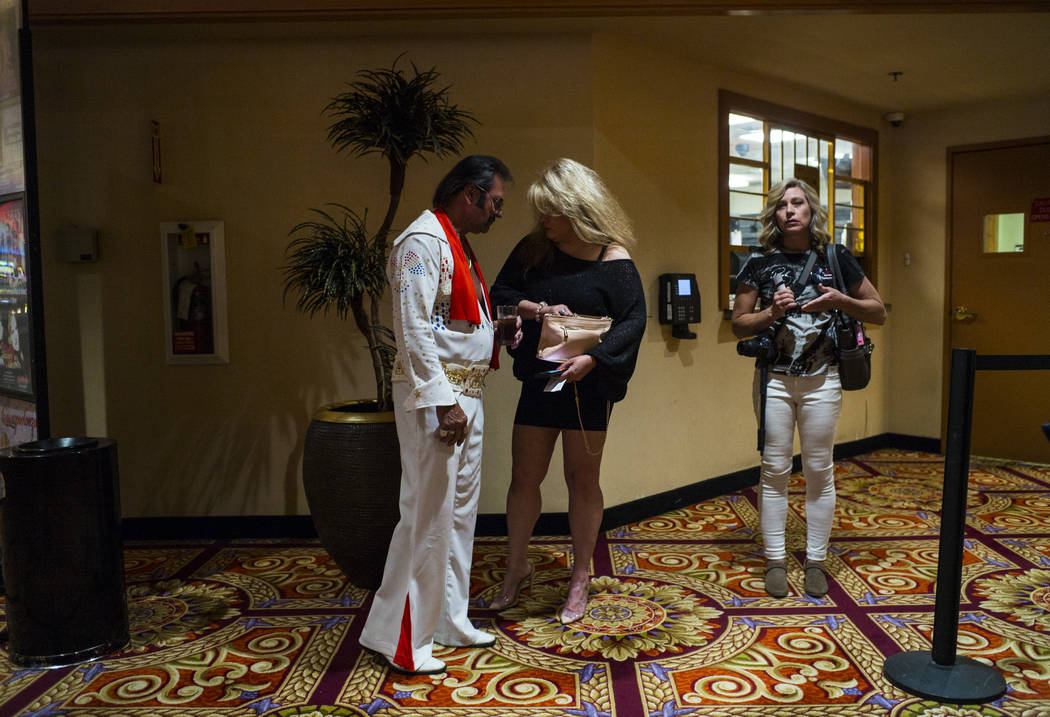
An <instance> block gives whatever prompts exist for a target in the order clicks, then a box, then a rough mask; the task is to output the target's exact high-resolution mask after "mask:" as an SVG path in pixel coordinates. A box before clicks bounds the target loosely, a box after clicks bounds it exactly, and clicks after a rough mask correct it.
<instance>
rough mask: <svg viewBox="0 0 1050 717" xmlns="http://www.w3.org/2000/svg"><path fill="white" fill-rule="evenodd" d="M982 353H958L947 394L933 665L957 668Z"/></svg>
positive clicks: (964, 350) (954, 360) (957, 350)
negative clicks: (976, 394)
mask: <svg viewBox="0 0 1050 717" xmlns="http://www.w3.org/2000/svg"><path fill="white" fill-rule="evenodd" d="M976 371H977V352H976V351H974V350H972V349H953V350H952V368H951V383H950V384H949V389H948V435H947V436H946V438H945V443H944V491H943V495H942V497H941V543H940V548H939V552H938V558H937V588H936V599H935V602H934V613H933V652H932V654H933V661H934V662H936V663H937V664H938V665H953V664H955V655H956V645H957V643H958V639H959V600H960V598H961V596H962V560H963V536H964V533H965V531H966V494H967V490H968V488H969V485H968V483H969V480H970V436H971V433H972V430H973V384H974V375H975V373H976Z"/></svg>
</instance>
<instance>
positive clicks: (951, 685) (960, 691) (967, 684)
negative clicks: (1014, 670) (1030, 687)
mask: <svg viewBox="0 0 1050 717" xmlns="http://www.w3.org/2000/svg"><path fill="white" fill-rule="evenodd" d="M882 674H884V675H886V679H888V680H889V681H890V682H892V683H893V684H894V685H895V686H897V687H900V688H901V689H902V690H904V691H905V692H910V693H911V694H913V695H918V696H919V697H927V698H929V699H933V700H938V701H940V702H951V703H953V704H958V705H977V704H983V703H985V702H992V701H994V700H997V699H999V698H1000V697H1002V696H1003V695H1004V694H1006V680H1004V679H1003V676H1002V675H1000V674H999V673H998V672H997V671H996V670H995V669H994V668H991V667H989V666H988V665H985V664H984V663H981V662H978V661H977V660H972V659H970V658H969V657H962V656H956V658H955V664H954V665H938V664H937V663H936V662H934V661H933V656H932V655H931V654H930V653H929V652H922V651H919V650H915V651H912V652H900V653H897V654H896V655H891V656H890V657H888V658H887V659H886V662H885V663H884V664H883V666H882Z"/></svg>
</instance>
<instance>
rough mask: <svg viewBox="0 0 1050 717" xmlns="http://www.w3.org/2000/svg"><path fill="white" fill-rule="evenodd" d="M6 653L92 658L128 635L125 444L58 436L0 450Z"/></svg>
mask: <svg viewBox="0 0 1050 717" xmlns="http://www.w3.org/2000/svg"><path fill="white" fill-rule="evenodd" d="M0 476H2V481H3V486H2V487H3V491H4V493H3V499H2V502H0V551H2V558H3V571H4V583H5V584H6V589H7V599H6V603H7V610H6V612H7V629H8V643H7V646H8V654H9V657H10V660H11V662H12V663H13V664H15V665H19V666H22V667H59V666H63V665H71V664H75V663H78V662H84V661H86V660H92V659H96V658H99V657H102V656H104V655H107V654H110V653H112V652H115V651H117V650H119V649H121V648H122V647H123V646H124V645H126V644H127V642H128V606H127V597H126V595H125V592H124V555H123V552H124V548H123V543H122V540H121V534H120V491H119V487H118V482H117V444H116V442H115V441H112V440H110V439H108V438H51V439H47V440H41V441H33V442H31V443H23V444H21V445H18V446H15V447H13V448H4V449H3V450H0Z"/></svg>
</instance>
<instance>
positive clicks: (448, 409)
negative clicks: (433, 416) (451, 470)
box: [435, 403, 467, 446]
mask: <svg viewBox="0 0 1050 717" xmlns="http://www.w3.org/2000/svg"><path fill="white" fill-rule="evenodd" d="M435 408H436V409H437V418H438V429H437V439H438V440H439V441H441V442H442V443H444V444H446V445H449V446H454V445H462V444H463V441H464V440H466V438H467V414H465V413H463V409H462V408H460V407H459V404H458V403H453V404H452V405H451V406H435Z"/></svg>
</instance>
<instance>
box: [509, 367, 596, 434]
mask: <svg viewBox="0 0 1050 717" xmlns="http://www.w3.org/2000/svg"><path fill="white" fill-rule="evenodd" d="M545 385H546V380H543V379H540V380H531V381H522V383H521V396H519V398H518V410H517V411H515V413H514V425H516V426H538V427H540V428H560V429H562V430H566V431H578V430H580V423H581V419H582V423H583V428H584V430H587V431H606V430H608V427H609V415H610V414H611V413H612V403H611V402H610V401H607V400H606V399H604V398H601V397H598V396H594V395H591V394H590V393H589V392H588V391H584V390H581V391H580V392H579V397H580V410H579V414H577V412H576V391H575V390H574V389H573V384H571V383H566V384H565V385H564V386H562V389H561V390H560V391H549V392H545V391H544V390H543V387H544V386H545Z"/></svg>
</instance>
